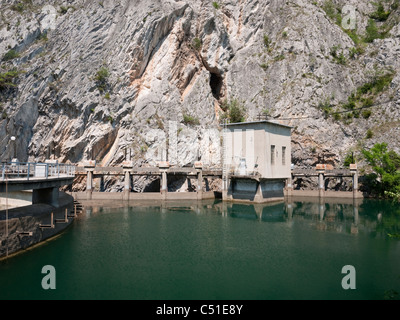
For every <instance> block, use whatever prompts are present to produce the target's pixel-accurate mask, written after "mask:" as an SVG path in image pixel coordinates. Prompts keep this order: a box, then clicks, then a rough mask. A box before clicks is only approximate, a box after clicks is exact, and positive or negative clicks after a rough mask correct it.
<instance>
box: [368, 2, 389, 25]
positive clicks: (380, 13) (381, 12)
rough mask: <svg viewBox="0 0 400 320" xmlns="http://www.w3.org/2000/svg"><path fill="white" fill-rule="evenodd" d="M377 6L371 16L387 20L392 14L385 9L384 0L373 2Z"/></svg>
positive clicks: (375, 18)
mask: <svg viewBox="0 0 400 320" xmlns="http://www.w3.org/2000/svg"><path fill="white" fill-rule="evenodd" d="M373 4H374V5H375V6H376V11H374V12H372V13H371V14H370V17H371V18H372V19H374V20H377V21H386V20H387V19H388V17H389V15H390V13H391V12H390V11H385V7H384V6H383V3H382V1H379V2H378V3H373Z"/></svg>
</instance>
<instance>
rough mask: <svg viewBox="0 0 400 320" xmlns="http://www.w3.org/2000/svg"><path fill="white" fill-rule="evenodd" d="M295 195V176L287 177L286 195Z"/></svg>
mask: <svg viewBox="0 0 400 320" xmlns="http://www.w3.org/2000/svg"><path fill="white" fill-rule="evenodd" d="M292 195H293V177H292V175H290V178H288V179H286V196H288V197H291V196H292Z"/></svg>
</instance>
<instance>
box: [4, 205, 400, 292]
mask: <svg viewBox="0 0 400 320" xmlns="http://www.w3.org/2000/svg"><path fill="white" fill-rule="evenodd" d="M340 202H342V203H340ZM398 232H400V206H399V205H398V204H396V205H395V204H393V203H391V202H384V201H369V200H364V202H363V203H362V204H359V205H358V204H357V205H353V203H352V201H351V202H349V203H347V204H346V203H343V201H339V200H336V201H335V202H328V201H325V202H324V203H319V202H318V200H316V201H315V202H310V201H309V200H307V201H301V200H293V201H291V202H290V203H287V202H282V203H278V204H274V205H265V206H259V205H258V206H253V205H242V204H233V205H232V204H225V203H221V202H218V201H215V202H214V201H211V202H210V201H204V202H188V203H185V202H180V203H164V204H161V203H160V204H158V203H155V202H152V203H144V204H138V205H135V206H130V207H127V206H123V205H121V206H119V205H115V204H110V205H96V206H86V207H85V212H84V213H83V214H82V216H80V218H79V219H77V220H76V221H75V222H74V223H73V225H72V226H71V227H70V228H69V229H68V230H66V231H65V232H64V233H63V234H62V235H61V236H60V237H58V238H56V239H54V240H52V241H49V242H47V243H45V244H43V245H41V246H39V247H37V248H35V249H33V250H30V251H28V252H25V253H23V254H20V255H17V256H15V257H13V258H11V259H9V260H7V261H1V262H0V299H1V300H4V299H140V300H146V299H151V300H180V299H185V300H198V299H206V300H216V299H218V300H220V299H222V300H236V299H240V300H247V299H251V300H269V299H385V298H399V295H397V294H396V293H397V292H399V293H400V240H398V239H397V238H396V237H391V236H390V235H392V236H393V235H395V234H396V233H398ZM46 265H51V266H54V268H55V270H56V289H55V290H44V289H43V288H42V285H41V282H42V279H43V277H44V276H45V274H42V273H41V271H42V268H43V267H44V266H46ZM345 265H352V266H354V268H355V271H356V274H355V284H356V289H349V290H344V289H343V287H342V279H343V278H344V277H345V276H346V274H342V268H343V266H345Z"/></svg>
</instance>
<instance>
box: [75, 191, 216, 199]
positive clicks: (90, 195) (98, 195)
mask: <svg viewBox="0 0 400 320" xmlns="http://www.w3.org/2000/svg"><path fill="white" fill-rule="evenodd" d="M71 195H72V196H73V197H74V199H76V200H78V201H80V200H82V201H83V200H116V201H135V200H160V201H161V200H206V199H216V198H219V197H221V196H220V195H219V194H218V193H217V192H214V191H203V192H202V193H197V192H166V193H164V194H162V193H161V192H143V193H135V192H129V193H124V192H72V193H71Z"/></svg>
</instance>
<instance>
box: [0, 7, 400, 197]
mask: <svg viewBox="0 0 400 320" xmlns="http://www.w3.org/2000/svg"><path fill="white" fill-rule="evenodd" d="M345 4H350V5H352V6H353V7H354V8H355V9H356V11H355V14H356V21H357V30H355V32H354V33H356V34H357V37H358V38H355V37H354V35H353V37H351V35H352V34H351V33H348V32H346V30H344V29H343V28H342V27H341V26H340V24H338V23H337V21H336V17H337V15H338V14H339V13H340V11H338V10H340V9H341V8H343V6H344V5H345ZM384 4H385V9H386V10H387V11H389V12H390V15H389V17H388V19H387V20H386V21H384V22H379V21H377V22H376V25H377V26H378V27H379V28H381V29H382V30H383V29H384V28H386V29H385V30H388V31H387V33H386V34H385V37H383V39H376V40H374V41H373V42H372V43H365V42H363V41H357V39H362V38H363V37H364V35H365V32H366V26H367V25H368V21H369V19H370V16H371V13H373V12H374V11H375V10H376V6H375V5H374V4H372V3H371V2H370V1H367V0H365V1H364V0H363V1H339V0H338V1H334V0H331V1H321V0H319V1H311V0H288V1H284V2H282V1H278V0H264V1H260V0H239V1H230V0H220V1H217V2H215V3H214V4H213V2H211V1H192V0H185V1H173V0H164V1H159V0H151V1H132V0H117V1H111V0H105V1H88V0H70V1H54V0H53V1H40V0H32V1H12V0H6V1H2V2H1V4H0V11H1V22H0V59H2V61H1V70H0V73H2V74H3V75H4V74H5V73H7V72H9V71H16V72H18V74H17V76H15V77H12V79H11V80H9V81H5V82H3V85H1V84H0V92H1V96H0V108H1V110H0V111H1V114H0V158H1V160H5V159H9V158H11V157H12V156H13V155H14V153H15V154H16V156H17V157H18V158H19V159H20V160H21V161H27V160H44V159H45V158H47V157H49V156H50V157H54V156H55V157H58V158H59V159H60V160H61V161H63V162H66V161H71V162H73V163H78V162H80V161H82V160H85V159H90V158H91V159H96V160H98V162H99V163H100V164H103V165H117V164H120V163H121V162H122V161H123V160H124V159H125V158H126V155H127V154H128V155H129V157H130V158H132V160H134V161H135V163H136V164H137V165H153V164H154V163H155V161H156V160H159V159H165V158H166V157H168V159H169V160H170V161H171V162H172V164H176V165H181V166H184V165H192V164H193V163H194V161H197V160H199V159H200V160H203V161H204V160H206V161H205V162H207V164H209V165H211V166H218V165H219V164H220V161H221V139H220V135H219V130H220V123H221V115H223V113H224V111H223V110H222V108H221V106H222V105H223V102H224V101H225V100H226V101H228V102H229V101H231V100H233V99H237V100H238V101H239V102H240V103H241V104H243V106H244V107H245V110H246V119H247V120H249V121H251V120H256V119H257V118H258V116H259V114H264V113H266V114H268V116H269V117H270V119H276V120H277V121H280V122H282V123H284V124H288V125H291V126H293V163H295V164H296V165H299V166H305V167H307V166H312V165H314V164H315V163H317V162H318V161H320V160H321V158H322V159H323V161H326V162H328V163H333V164H335V165H340V164H341V162H342V161H343V158H344V156H345V155H346V154H347V153H348V152H350V151H354V150H355V151H357V150H359V149H360V148H361V147H369V146H372V145H373V144H374V143H375V142H383V141H386V142H388V143H389V144H390V145H391V147H392V148H394V149H395V150H397V151H399V147H400V143H399V139H398V138H397V137H398V134H399V105H400V94H399V85H400V78H399V77H400V75H399V74H398V70H399V64H400V59H399V54H400V25H399V8H398V6H396V1H385V2H384ZM328 5H329V6H330V7H329V6H328ZM329 8H333V13H334V15H333V16H332V14H329V13H330V11H329V10H327V9H329ZM339 15H340V14H339ZM358 42H362V43H361V44H360V43H358ZM388 70H390V71H391V72H392V73H393V78H392V79H391V81H390V83H389V84H388V86H387V87H385V90H383V91H382V92H380V93H379V94H376V95H374V96H373V104H374V107H373V108H371V114H370V115H368V116H367V115H365V116H362V115H361V113H359V114H354V115H351V116H348V114H345V113H343V114H339V116H337V115H336V116H335V115H334V114H333V112H335V111H346V109H344V108H343V107H342V105H343V104H345V103H346V102H347V101H348V97H349V96H350V95H351V94H352V93H354V92H356V91H357V88H359V87H360V86H362V85H363V84H365V83H367V82H368V81H371V79H373V78H374V76H376V75H377V74H379V73H384V72H387V71H388ZM100 71H103V72H100ZM99 72H100V73H99ZM364 98H365V97H364ZM324 108H325V109H324ZM327 109H329V110H328V111H329V112H328V113H326V112H325V111H326V110H327ZM339 118H340V119H339ZM368 130H370V131H371V132H372V133H373V135H372V137H369V138H368V139H367V138H366V136H367V132H368ZM13 135H14V136H16V137H17V143H16V144H15V145H13V144H12V143H11V142H10V137H11V136H13ZM126 150H127V151H126ZM138 183H139V184H140V186H138V188H139V189H143V188H145V186H146V185H148V184H150V183H151V181H147V180H146V179H142V180H141V181H140V182H138Z"/></svg>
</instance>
